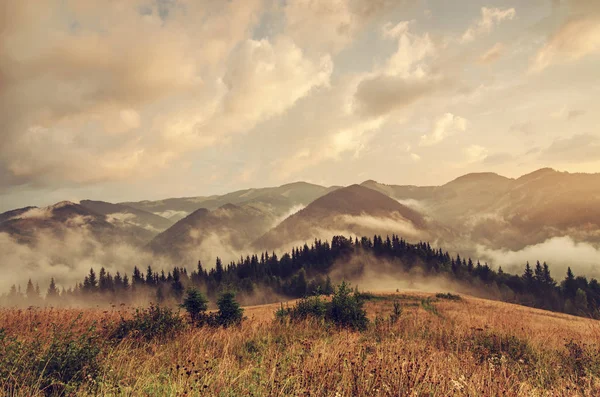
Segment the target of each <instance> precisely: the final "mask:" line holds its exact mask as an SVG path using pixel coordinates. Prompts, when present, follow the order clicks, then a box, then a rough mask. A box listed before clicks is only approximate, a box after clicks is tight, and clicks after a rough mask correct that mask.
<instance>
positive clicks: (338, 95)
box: [0, 0, 600, 211]
mask: <svg viewBox="0 0 600 397" xmlns="http://www.w3.org/2000/svg"><path fill="white" fill-rule="evenodd" d="M599 70H600V1H596V0H527V1H523V0H495V1H494V0H484V1H483V0H481V1H480V0H465V1H447V0H437V1H436V0H243V1H236V0H231V1H222V0H154V1H150V0H143V1H141V0H131V1H113V0H84V1H80V0H77V1H75V0H20V1H6V2H2V4H1V5H0V211H3V210H8V209H11V208H17V207H23V206H26V205H38V206H41V205H49V204H52V203H54V202H57V201H61V200H73V201H76V200H80V199H85V198H92V199H99V200H106V201H111V202H119V201H134V200H142V199H160V198H166V197H181V196H200V195H210V194H220V193H225V192H228V191H233V190H238V189H244V188H249V187H264V186H275V185H281V184H284V183H288V182H293V181H299V180H303V181H308V182H312V183H317V184H322V185H348V184H352V183H360V182H362V181H364V180H367V179H374V180H377V181H379V182H383V183H390V184H416V185H438V184H443V183H446V182H448V181H449V180H451V179H453V178H456V177H458V176H460V175H463V174H466V173H470V172H483V171H486V172H496V173H499V174H502V175H506V176H510V177H517V176H519V175H522V174H526V173H528V172H531V171H534V170H536V169H538V168H541V167H552V168H555V169H558V170H566V171H570V172H600V131H599V127H598V126H599V125H600V101H599V100H598V99H599V98H600V72H599Z"/></svg>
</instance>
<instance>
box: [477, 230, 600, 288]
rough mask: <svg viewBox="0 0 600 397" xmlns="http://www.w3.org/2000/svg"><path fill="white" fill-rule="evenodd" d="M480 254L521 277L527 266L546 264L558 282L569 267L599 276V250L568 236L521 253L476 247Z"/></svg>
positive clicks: (583, 273) (592, 275) (520, 251)
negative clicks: (538, 263)
mask: <svg viewBox="0 0 600 397" xmlns="http://www.w3.org/2000/svg"><path fill="white" fill-rule="evenodd" d="M477 252H478V255H479V256H480V257H481V258H485V259H487V260H489V261H490V263H491V264H493V265H495V266H502V267H503V269H504V270H506V271H510V272H514V273H517V274H521V273H522V272H523V269H524V267H525V263H527V262H529V263H530V264H535V263H536V261H538V260H539V261H540V262H547V263H548V265H549V266H550V270H551V271H552V275H553V276H554V278H555V279H562V278H564V275H565V274H566V271H567V267H569V266H570V267H571V268H572V270H573V271H574V272H575V274H576V275H585V276H588V277H600V247H598V246H594V245H593V244H590V243H584V242H577V241H575V240H574V239H573V238H571V237H569V236H565V237H554V238H551V239H548V240H546V241H544V242H543V243H540V244H536V245H529V246H527V247H525V248H523V249H522V250H518V251H512V250H494V249H490V248H487V247H485V246H481V245H480V246H478V247H477Z"/></svg>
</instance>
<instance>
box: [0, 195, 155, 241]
mask: <svg viewBox="0 0 600 397" xmlns="http://www.w3.org/2000/svg"><path fill="white" fill-rule="evenodd" d="M0 220H2V222H1V223H0V233H2V232H4V233H7V234H8V235H10V236H11V237H12V238H14V239H15V240H16V241H17V242H18V243H21V244H34V243H37V242H39V241H40V240H42V239H48V238H50V239H55V240H58V241H59V242H60V240H62V239H64V238H65V236H66V235H67V233H74V234H77V235H79V236H80V237H81V238H82V240H85V239H91V240H94V241H95V242H100V243H107V242H113V241H123V242H128V243H132V244H140V243H141V242H143V241H144V240H149V238H150V236H149V235H148V232H147V231H146V230H144V229H141V228H138V227H137V226H133V225H128V224H123V223H122V222H120V221H119V222H109V221H108V220H107V217H106V216H105V215H102V214H99V213H97V212H94V211H92V210H90V209H88V208H86V207H84V206H82V205H79V204H75V203H72V202H70V201H62V202H60V203H56V204H54V205H51V206H48V207H44V208H37V207H26V208H21V209H18V210H13V211H9V212H5V213H3V214H0Z"/></svg>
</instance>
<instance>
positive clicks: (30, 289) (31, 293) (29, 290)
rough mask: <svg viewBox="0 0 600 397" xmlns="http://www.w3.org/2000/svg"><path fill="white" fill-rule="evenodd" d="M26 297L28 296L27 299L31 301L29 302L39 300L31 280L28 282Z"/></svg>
mask: <svg viewBox="0 0 600 397" xmlns="http://www.w3.org/2000/svg"><path fill="white" fill-rule="evenodd" d="M25 296H27V299H29V300H34V299H36V298H37V295H36V293H35V287H34V286H33V283H32V282H31V279H29V281H27V288H26V289H25Z"/></svg>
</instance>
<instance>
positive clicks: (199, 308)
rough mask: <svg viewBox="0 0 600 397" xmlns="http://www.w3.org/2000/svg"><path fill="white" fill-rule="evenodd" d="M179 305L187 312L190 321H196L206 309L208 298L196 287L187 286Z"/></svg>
mask: <svg viewBox="0 0 600 397" xmlns="http://www.w3.org/2000/svg"><path fill="white" fill-rule="evenodd" d="M181 307H183V308H184V309H185V310H186V311H187V312H188V314H189V315H190V318H191V319H192V321H193V322H194V323H197V322H198V321H200V319H201V318H202V316H203V315H204V313H205V312H206V310H207V309H208V300H207V299H206V297H205V296H204V295H203V294H202V292H200V290H198V289H197V288H188V290H187V295H186V297H185V299H184V300H183V303H182V304H181Z"/></svg>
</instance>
